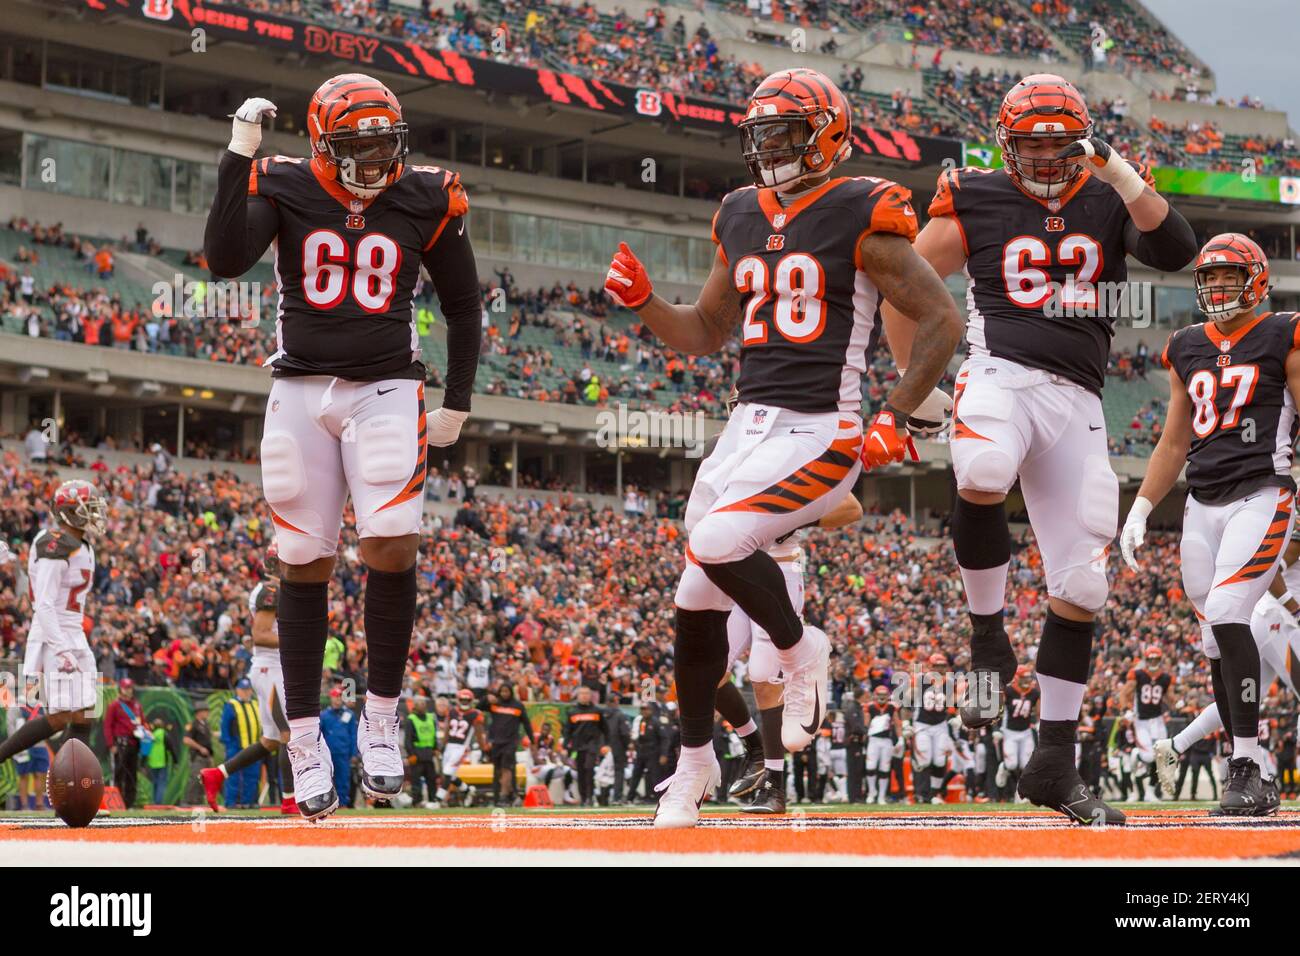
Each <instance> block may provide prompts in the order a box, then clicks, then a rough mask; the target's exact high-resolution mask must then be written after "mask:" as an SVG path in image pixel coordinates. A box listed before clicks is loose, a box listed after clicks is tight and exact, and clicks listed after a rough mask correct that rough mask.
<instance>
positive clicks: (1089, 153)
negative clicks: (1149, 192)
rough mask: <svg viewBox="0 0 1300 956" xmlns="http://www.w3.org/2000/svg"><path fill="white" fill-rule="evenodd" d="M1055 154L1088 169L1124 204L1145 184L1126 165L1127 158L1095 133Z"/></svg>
mask: <svg viewBox="0 0 1300 956" xmlns="http://www.w3.org/2000/svg"><path fill="white" fill-rule="evenodd" d="M1056 158H1057V159H1073V160H1076V161H1077V162H1079V163H1080V164H1081V165H1082V166H1083V168H1084V169H1089V170H1091V171H1092V174H1093V175H1094V176H1096V177H1097V178H1098V179H1100V180H1101V181H1102V182H1103V183H1107V184H1108V185H1109V186H1110V187H1111V188H1112V189H1114V190H1115V192H1117V193H1119V198H1120V199H1122V200H1124V205H1126V206H1127V205H1128V204H1129V203H1131V202H1133V201H1134V200H1135V199H1137V198H1138V197H1139V196H1141V195H1142V193H1143V192H1144V191H1145V190H1146V188H1147V184H1146V183H1145V182H1144V181H1143V180H1142V177H1141V175H1139V173H1138V171H1137V170H1136V169H1134V168H1133V167H1132V166H1130V165H1129V163H1128V160H1127V159H1125V158H1124V157H1123V156H1121V155H1120V154H1119V151H1118V150H1115V149H1111V147H1110V146H1109V145H1107V144H1106V143H1105V142H1104V141H1102V140H1100V139H1097V138H1096V137H1095V136H1094V137H1093V138H1092V139H1080V140H1076V141H1075V142H1073V143H1071V144H1070V145H1069V146H1067V147H1065V149H1063V150H1061V151H1060V152H1059V153H1057V154H1056Z"/></svg>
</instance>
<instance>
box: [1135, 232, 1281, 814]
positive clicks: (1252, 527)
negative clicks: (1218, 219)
mask: <svg viewBox="0 0 1300 956" xmlns="http://www.w3.org/2000/svg"><path fill="white" fill-rule="evenodd" d="M1193 276H1194V278H1195V282H1196V298H1197V302H1198V304H1199V305H1200V308H1201V311H1203V312H1204V313H1205V314H1206V317H1207V319H1208V321H1206V322H1205V323H1203V324H1200V325H1192V326H1187V327H1185V328H1182V329H1179V330H1178V331H1177V332H1175V333H1174V334H1173V335H1171V336H1170V337H1169V342H1168V344H1167V345H1166V346H1165V350H1164V354H1163V357H1162V361H1163V364H1164V365H1165V367H1166V368H1168V369H1169V390H1170V395H1169V413H1168V416H1167V418H1166V421H1165V430H1164V433H1163V434H1162V435H1161V436H1160V442H1159V444H1158V445H1157V446H1156V450H1155V452H1154V453H1153V454H1152V456H1151V462H1150V464H1149V465H1148V467H1147V473H1146V476H1145V477H1144V478H1143V480H1142V486H1141V488H1139V489H1138V496H1137V498H1136V500H1135V501H1134V503H1133V508H1132V510H1131V511H1130V512H1129V516H1128V520H1127V521H1125V523H1124V532H1123V534H1122V535H1121V538H1120V543H1121V547H1122V548H1123V550H1124V557H1125V560H1127V561H1128V562H1129V564H1130V565H1132V566H1133V567H1134V568H1136V567H1137V562H1136V557H1135V552H1136V549H1137V547H1138V546H1140V545H1141V544H1142V542H1143V539H1144V538H1145V533H1146V520H1147V516H1148V515H1149V514H1150V513H1151V511H1152V509H1153V508H1154V507H1155V506H1156V505H1157V504H1159V503H1160V501H1161V499H1162V498H1164V496H1165V495H1166V494H1168V493H1169V491H1170V489H1172V488H1173V486H1174V483H1175V482H1176V481H1177V480H1178V475H1179V472H1180V470H1181V469H1182V466H1183V464H1184V462H1185V463H1186V465H1187V484H1188V491H1189V494H1188V497H1187V503H1186V505H1185V507H1184V510H1183V533H1182V541H1181V564H1182V574H1183V590H1184V591H1185V592H1186V593H1187V597H1188V600H1190V601H1191V602H1192V606H1193V607H1194V608H1195V609H1196V613H1197V617H1198V618H1199V619H1200V621H1201V643H1202V646H1203V648H1204V650H1205V654H1206V656H1207V657H1208V658H1209V660H1210V674H1211V676H1212V678H1213V680H1214V690H1215V693H1214V699H1215V701H1216V702H1217V704H1218V707H1219V712H1220V714H1221V716H1222V717H1223V727H1224V730H1225V731H1226V732H1227V733H1228V734H1229V735H1231V736H1232V738H1233V759H1232V761H1231V762H1230V764H1229V776H1228V785H1227V786H1226V787H1225V789H1224V792H1223V799H1222V802H1221V803H1222V807H1223V810H1224V811H1225V812H1226V813H1257V812H1267V811H1268V810H1276V808H1277V793H1276V790H1275V789H1274V788H1273V785H1272V781H1271V780H1268V779H1264V778H1262V777H1261V773H1260V772H1261V770H1262V769H1263V768H1264V767H1265V761H1264V759H1263V755H1262V753H1260V751H1259V741H1258V738H1257V729H1258V722H1259V697H1260V694H1259V687H1260V656H1259V651H1258V648H1257V647H1256V644H1255V640H1254V638H1253V637H1252V635H1251V629H1250V620H1251V613H1252V612H1253V610H1254V609H1255V607H1256V605H1257V604H1258V602H1259V600H1260V598H1261V597H1262V596H1263V595H1264V593H1265V591H1267V589H1268V586H1269V584H1270V582H1271V581H1272V579H1273V577H1274V573H1275V571H1276V568H1277V566H1278V563H1279V561H1280V560H1281V557H1282V549H1283V546H1284V545H1285V544H1286V541H1287V539H1288V537H1289V536H1290V533H1291V527H1292V524H1293V522H1294V517H1295V492H1296V485H1295V482H1294V481H1293V480H1292V478H1291V464H1292V444H1293V443H1294V442H1295V439H1296V406H1297V401H1298V400H1300V316H1297V315H1296V313H1293V312H1276V313H1275V312H1266V311H1261V304H1262V301H1263V299H1264V298H1265V296H1267V295H1268V288H1269V285H1268V279H1269V270H1268V260H1267V259H1266V258H1265V256H1264V253H1263V251H1262V250H1261V249H1260V248H1259V246H1258V245H1256V244H1255V243H1254V242H1253V241H1252V240H1251V239H1249V238H1248V237H1246V236H1243V235H1241V234H1239V233H1224V234H1222V235H1218V236H1215V237H1213V238H1212V239H1211V240H1210V241H1209V242H1207V243H1206V244H1205V246H1204V247H1203V248H1202V249H1201V252H1200V255H1199V256H1197V259H1196V265H1195V268H1194V270H1193Z"/></svg>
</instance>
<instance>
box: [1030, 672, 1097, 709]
mask: <svg viewBox="0 0 1300 956" xmlns="http://www.w3.org/2000/svg"><path fill="white" fill-rule="evenodd" d="M1038 687H1039V689H1040V690H1041V691H1042V693H1043V697H1042V700H1041V701H1039V704H1038V719H1039V720H1078V719H1079V711H1080V710H1082V709H1083V695H1084V693H1085V692H1086V691H1087V689H1088V688H1087V685H1085V684H1076V683H1075V682H1074V681H1070V680H1061V679H1060V678H1059V677H1049V676H1048V675H1046V674H1039V675H1038Z"/></svg>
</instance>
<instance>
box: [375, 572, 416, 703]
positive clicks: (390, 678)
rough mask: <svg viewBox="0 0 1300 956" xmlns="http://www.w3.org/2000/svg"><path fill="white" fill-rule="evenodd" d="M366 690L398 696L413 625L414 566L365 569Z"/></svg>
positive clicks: (380, 695) (377, 695) (384, 695)
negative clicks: (397, 568) (401, 568)
mask: <svg viewBox="0 0 1300 956" xmlns="http://www.w3.org/2000/svg"><path fill="white" fill-rule="evenodd" d="M365 623H366V653H367V663H368V668H369V669H368V672H367V677H368V681H367V691H368V693H371V694H374V695H375V696H376V697H399V696H401V693H402V678H403V677H405V676H406V659H407V657H408V655H410V653H411V631H412V630H413V629H414V627H415V565H414V564H413V565H411V566H410V567H409V568H407V569H406V570H405V571H378V570H376V569H374V568H368V569H367V570H366V595H365Z"/></svg>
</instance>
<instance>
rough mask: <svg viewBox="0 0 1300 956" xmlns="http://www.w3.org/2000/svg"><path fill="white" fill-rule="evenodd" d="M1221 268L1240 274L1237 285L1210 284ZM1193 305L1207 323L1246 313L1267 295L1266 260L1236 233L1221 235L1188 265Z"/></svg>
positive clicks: (1247, 238)
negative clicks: (1227, 267) (1190, 274)
mask: <svg viewBox="0 0 1300 956" xmlns="http://www.w3.org/2000/svg"><path fill="white" fill-rule="evenodd" d="M1224 266H1231V267H1235V268H1236V269H1237V270H1238V272H1239V273H1240V276H1241V278H1240V280H1239V281H1237V282H1229V283H1224V282H1214V283H1213V284H1211V281H1210V273H1211V272H1212V271H1213V270H1214V269H1219V268H1222V267H1224ZM1192 277H1193V281H1195V283H1196V304H1197V306H1198V307H1200V310H1201V311H1202V312H1204V313H1205V314H1206V315H1207V316H1209V317H1210V318H1211V319H1216V318H1227V317H1229V316H1232V315H1236V314H1237V313H1238V312H1243V311H1250V310H1252V309H1254V308H1255V307H1256V306H1258V305H1259V304H1260V303H1261V302H1263V301H1264V297H1265V296H1267V295H1268V288H1269V283H1268V279H1269V276H1268V257H1267V256H1265V255H1264V250H1263V249H1261V248H1260V247H1259V244H1258V243H1256V242H1255V240H1254V239H1251V238H1250V237H1249V236H1243V235H1242V234H1241V233H1239V232H1222V233H1219V235H1217V236H1215V237H1214V238H1213V239H1211V240H1210V241H1209V242H1207V243H1206V244H1205V245H1204V246H1202V247H1201V251H1200V253H1198V254H1197V256H1196V262H1195V263H1194V264H1193V265H1192Z"/></svg>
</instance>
